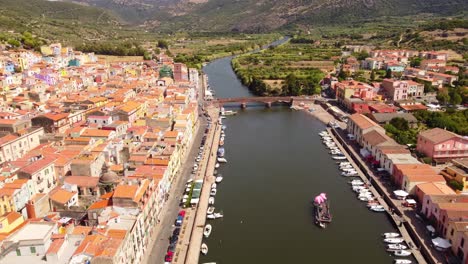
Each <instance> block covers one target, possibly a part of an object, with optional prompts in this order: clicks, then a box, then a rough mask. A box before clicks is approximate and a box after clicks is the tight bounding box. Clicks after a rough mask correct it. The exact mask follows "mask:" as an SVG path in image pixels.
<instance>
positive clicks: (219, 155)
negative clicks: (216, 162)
mask: <svg viewBox="0 0 468 264" xmlns="http://www.w3.org/2000/svg"><path fill="white" fill-rule="evenodd" d="M224 153H225V150H224V148H219V149H218V157H220V158H222V157H224Z"/></svg>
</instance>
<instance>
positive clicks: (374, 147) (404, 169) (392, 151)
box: [347, 114, 468, 263]
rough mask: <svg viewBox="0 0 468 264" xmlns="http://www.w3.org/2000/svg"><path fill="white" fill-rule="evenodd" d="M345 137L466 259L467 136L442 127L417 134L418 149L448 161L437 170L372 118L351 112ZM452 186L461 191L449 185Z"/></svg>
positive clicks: (467, 253)
mask: <svg viewBox="0 0 468 264" xmlns="http://www.w3.org/2000/svg"><path fill="white" fill-rule="evenodd" d="M347 133H348V135H349V137H350V138H352V139H354V140H355V141H356V143H357V144H358V145H359V146H360V148H361V149H360V154H361V155H362V156H363V158H364V159H366V160H367V161H368V162H370V163H371V164H373V165H374V166H375V167H378V168H380V170H385V171H386V172H387V173H388V175H390V179H391V181H392V182H393V184H394V185H395V187H396V188H398V189H400V190H403V191H405V192H407V193H408V194H410V195H412V196H414V197H415V199H416V200H417V202H418V208H419V210H420V213H421V214H422V215H424V216H425V217H426V218H427V219H428V220H429V221H430V222H431V224H432V226H433V227H434V229H435V230H434V232H437V233H439V234H440V235H441V236H443V237H445V238H446V239H447V240H448V241H449V242H450V243H451V248H452V251H453V253H454V254H455V256H457V257H458V258H459V259H460V261H461V262H462V263H467V261H468V196H467V195H466V194H467V193H468V138H466V137H461V136H459V135H457V134H454V133H452V132H449V131H446V130H444V129H439V128H435V129H430V130H426V131H423V132H421V133H420V134H419V135H418V143H417V151H419V152H420V153H423V154H425V155H427V156H429V157H432V158H433V159H435V160H440V161H451V162H450V163H448V164H450V165H448V166H446V168H444V169H443V170H442V171H438V170H437V169H436V168H435V167H432V166H431V165H428V164H423V163H421V162H419V161H418V159H416V158H415V157H414V156H413V155H412V154H411V153H410V151H409V150H408V149H407V147H406V146H403V145H399V144H398V143H396V142H395V141H394V140H393V139H392V138H390V137H389V136H387V135H386V134H385V130H384V129H383V128H382V127H381V126H380V125H379V124H378V123H376V122H375V121H374V120H373V118H369V117H367V116H365V115H362V114H353V115H351V116H350V117H349V119H348V128H347ZM449 182H452V183H453V182H456V183H457V184H458V186H461V189H454V188H453V186H452V187H449V185H448V184H447V183H449Z"/></svg>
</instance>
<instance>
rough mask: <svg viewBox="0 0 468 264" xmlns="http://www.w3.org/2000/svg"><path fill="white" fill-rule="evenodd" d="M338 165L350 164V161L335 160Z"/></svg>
mask: <svg viewBox="0 0 468 264" xmlns="http://www.w3.org/2000/svg"><path fill="white" fill-rule="evenodd" d="M337 163H338V164H339V165H351V162H349V161H341V162H337Z"/></svg>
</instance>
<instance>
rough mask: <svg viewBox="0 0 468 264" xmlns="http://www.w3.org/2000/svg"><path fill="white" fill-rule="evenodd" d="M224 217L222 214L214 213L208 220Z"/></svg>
mask: <svg viewBox="0 0 468 264" xmlns="http://www.w3.org/2000/svg"><path fill="white" fill-rule="evenodd" d="M223 216H224V215H223V214H222V213H213V214H209V215H207V216H206V218H208V219H218V218H222V217H223Z"/></svg>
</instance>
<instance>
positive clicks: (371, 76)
mask: <svg viewBox="0 0 468 264" xmlns="http://www.w3.org/2000/svg"><path fill="white" fill-rule="evenodd" d="M370 80H371V81H375V70H372V71H371V74H370Z"/></svg>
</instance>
